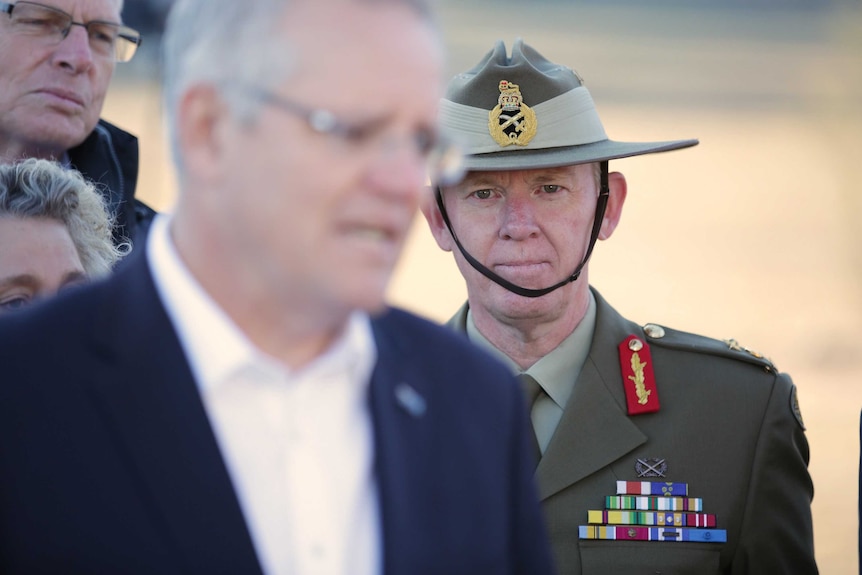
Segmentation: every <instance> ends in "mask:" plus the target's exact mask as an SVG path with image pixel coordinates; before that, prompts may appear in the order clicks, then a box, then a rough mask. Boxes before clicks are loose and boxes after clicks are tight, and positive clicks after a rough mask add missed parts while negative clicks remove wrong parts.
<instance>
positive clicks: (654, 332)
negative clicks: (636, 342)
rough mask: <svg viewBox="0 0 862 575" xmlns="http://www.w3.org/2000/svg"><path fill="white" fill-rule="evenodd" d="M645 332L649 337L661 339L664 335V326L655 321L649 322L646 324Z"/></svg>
mask: <svg viewBox="0 0 862 575" xmlns="http://www.w3.org/2000/svg"><path fill="white" fill-rule="evenodd" d="M644 333H645V334H647V337H651V338H653V339H661V338H663V337H664V328H663V327H662V326H660V325H656V324H654V323H648V324H646V325H645V326H644Z"/></svg>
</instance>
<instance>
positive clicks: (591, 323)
mask: <svg viewBox="0 0 862 575" xmlns="http://www.w3.org/2000/svg"><path fill="white" fill-rule="evenodd" d="M589 294H590V300H589V303H588V304H587V310H586V312H585V313H584V317H583V318H582V319H581V321H580V322H579V323H578V325H577V326H576V327H575V329H574V331H572V333H570V334H569V336H568V337H566V339H564V340H563V341H562V342H560V345H558V346H557V347H556V348H555V349H554V350H552V351H551V352H550V353H548V354H547V355H545V356H544V357H542V358H541V359H539V361H537V362H536V363H534V364H533V365H532V366H530V368H529V369H528V370H527V371H526V372H525V373H528V374H530V375H531V376H532V377H533V378H534V379H535V380H536V381H538V382H539V385H541V386H542V389H544V390H545V392H546V393H547V394H548V395H549V396H550V397H551V399H553V400H554V403H556V404H557V405H559V406H560V407H562V408H564V407H565V406H566V403H568V401H569V397H571V395H572V391H573V390H574V387H575V381H577V379H578V376H579V375H580V373H581V368H583V366H584V362H585V361H586V360H587V356H588V355H589V353H590V346H591V345H592V341H593V333H594V331H595V327H596V299H595V296H594V295H593V292H592V290H590V292H589ZM467 336H468V337H469V338H470V341H472V342H474V343H477V344H479V345H480V346H481V347H483V348H485V349H486V350H488V351H490V352H491V353H492V354H493V355H494V356H496V357H497V358H499V359H500V360H502V361H503V362H504V363H505V364H506V365H508V366H509V369H510V370H511V371H512V373H513V374H518V373H521V369H520V368H519V367H518V364H516V363H515V362H514V361H513V360H512V359H510V358H509V357H508V356H507V355H506V354H504V353H503V352H502V351H500V350H499V349H497V348H496V347H494V344H492V343H491V342H490V341H488V340H487V339H486V338H485V336H483V335H482V334H481V333H480V332H479V330H478V329H476V324H475V323H474V322H473V314H472V312H470V310H468V311H467Z"/></svg>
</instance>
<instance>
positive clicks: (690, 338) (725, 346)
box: [643, 323, 778, 373]
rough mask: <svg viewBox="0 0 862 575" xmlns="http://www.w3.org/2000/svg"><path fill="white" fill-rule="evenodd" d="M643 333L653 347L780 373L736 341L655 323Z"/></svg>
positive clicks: (768, 362)
mask: <svg viewBox="0 0 862 575" xmlns="http://www.w3.org/2000/svg"><path fill="white" fill-rule="evenodd" d="M643 331H644V335H645V336H646V338H647V340H648V341H649V343H650V344H652V345H657V346H659V347H666V348H670V349H678V350H682V351H691V352H694V353H708V354H710V355H717V356H720V357H726V358H729V359H735V360H738V361H744V362H746V363H750V364H752V365H756V366H758V367H761V368H762V369H764V370H765V371H767V372H768V373H777V372H778V368H777V367H775V364H773V363H772V361H771V360H770V359H769V358H768V357H766V356H764V355H763V354H760V353H758V352H756V351H754V350H752V349H750V348H748V347H745V346H744V345H741V344H740V343H739V342H738V341H736V340H735V339H725V340H718V339H712V338H709V337H704V336H702V335H696V334H693V333H688V332H684V331H677V330H675V329H671V328H668V327H663V326H660V325H657V324H654V323H648V324H646V325H645V326H644V327H643Z"/></svg>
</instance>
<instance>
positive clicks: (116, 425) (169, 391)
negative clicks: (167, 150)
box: [89, 253, 261, 573]
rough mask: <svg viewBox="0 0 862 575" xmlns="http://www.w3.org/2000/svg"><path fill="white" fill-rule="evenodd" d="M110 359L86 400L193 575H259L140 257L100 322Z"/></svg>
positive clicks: (100, 345)
mask: <svg viewBox="0 0 862 575" xmlns="http://www.w3.org/2000/svg"><path fill="white" fill-rule="evenodd" d="M95 321H96V323H95V330H94V331H95V333H96V334H97V336H96V341H95V345H96V347H97V353H98V354H101V355H103V356H104V357H105V358H106V361H105V362H104V363H101V364H100V365H102V366H103V368H102V369H101V370H99V371H98V372H97V373H96V374H94V378H93V383H92V386H91V387H90V388H89V392H90V394H91V397H92V398H93V400H94V402H96V403H97V404H98V405H99V407H100V408H101V411H102V413H103V414H104V419H105V421H106V423H107V425H108V427H109V429H110V431H111V433H112V434H113V436H114V437H115V438H116V441H117V443H118V444H119V449H120V451H121V452H122V453H123V454H124V455H125V456H126V457H127V461H128V465H129V467H130V472H131V475H132V476H133V477H135V478H136V479H138V480H139V481H138V483H139V490H140V493H141V497H142V499H143V500H144V501H145V502H147V503H148V504H149V505H150V506H151V509H152V510H153V515H154V517H155V520H156V522H157V524H161V528H162V530H163V532H164V533H165V534H166V535H167V536H168V537H169V538H170V539H171V540H172V542H173V543H174V545H175V547H176V549H177V551H178V554H179V555H180V557H181V560H182V561H183V562H184V563H185V564H186V565H187V566H188V570H189V571H190V572H198V573H217V572H218V573H260V572H261V571H260V567H259V564H258V561H257V557H256V554H255V551H254V547H253V545H252V542H251V538H250V536H249V533H248V530H247V528H246V524H245V521H244V518H243V516H242V512H241V510H240V507H239V503H238V501H237V498H236V495H235V493H234V491H233V487H232V485H231V481H230V478H229V476H228V473H227V470H226V468H225V465H224V462H223V460H222V457H221V453H220V451H219V449H218V446H217V444H216V440H215V437H214V435H213V432H212V429H211V428H210V424H209V420H208V418H207V415H206V412H205V410H204V407H203V404H202V402H201V399H200V396H199V394H198V389H197V385H196V383H195V381H194V379H193V377H192V374H191V371H190V369H189V366H188V363H187V361H186V359H185V356H184V354H183V351H182V348H181V346H180V343H179V341H178V339H177V337H176V335H175V333H174V330H173V326H172V325H171V322H170V320H169V318H168V316H167V314H166V313H165V310H164V308H163V306H162V304H161V301H160V299H159V297H158V295H157V293H156V290H155V286H154V284H153V280H152V277H151V276H150V273H149V268H148V264H147V261H146V258H145V257H144V254H143V253H139V254H135V256H130V261H127V262H124V265H123V267H122V269H121V270H120V271H118V272H117V274H116V276H115V277H114V278H113V280H112V291H111V293H110V295H109V297H107V298H105V301H104V302H103V304H102V306H101V307H100V308H99V309H98V311H97V314H96V320H95Z"/></svg>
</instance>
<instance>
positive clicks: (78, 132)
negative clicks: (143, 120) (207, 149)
mask: <svg viewBox="0 0 862 575" xmlns="http://www.w3.org/2000/svg"><path fill="white" fill-rule="evenodd" d="M122 4H123V0H46V2H29V1H23V0H22V1H19V2H0V54H2V57H0V163H10V162H15V161H18V160H21V159H23V158H29V157H34V158H45V159H52V160H57V161H60V162H62V163H64V164H66V165H68V166H70V167H72V168H75V169H77V170H79V171H80V172H82V173H83V174H84V175H85V176H86V177H87V178H88V179H90V180H93V181H94V182H97V183H98V184H100V186H99V188H100V189H101V190H102V192H103V193H104V194H105V195H106V200H107V201H108V204H109V206H110V208H111V210H112V211H113V212H114V213H115V215H116V219H117V224H118V226H117V228H116V232H115V241H116V242H121V241H125V240H126V239H135V238H138V237H142V236H143V232H144V230H145V229H146V228H147V226H148V224H149V221H150V220H151V219H152V216H153V214H154V212H153V211H152V210H151V209H150V208H149V207H147V206H146V205H144V204H143V203H142V202H140V201H139V200H135V197H134V196H135V184H136V180H137V176H138V141H137V138H135V137H134V136H132V135H131V134H128V133H126V132H124V131H122V130H120V129H119V128H117V127H116V126H113V125H111V124H109V123H108V122H105V121H104V120H100V119H99V115H100V114H101V112H102V104H103V103H104V100H105V93H106V92H107V89H108V83H109V82H110V80H111V75H112V74H113V71H114V66H115V65H116V63H117V62H127V61H128V60H130V59H131V58H132V56H133V55H134V54H135V50H136V49H137V47H138V45H139V44H140V42H141V37H140V34H138V32H136V31H135V30H133V29H131V28H129V27H127V26H123V25H122V23H121V20H120V11H121V9H122Z"/></svg>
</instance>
